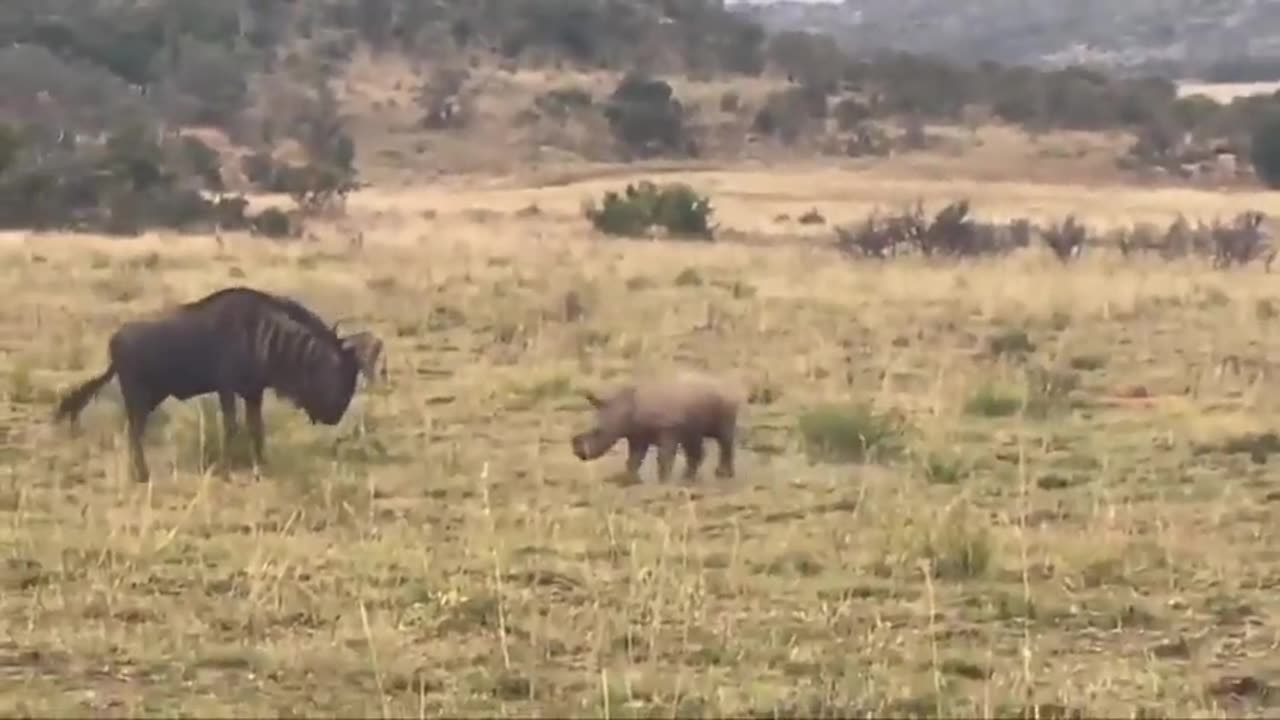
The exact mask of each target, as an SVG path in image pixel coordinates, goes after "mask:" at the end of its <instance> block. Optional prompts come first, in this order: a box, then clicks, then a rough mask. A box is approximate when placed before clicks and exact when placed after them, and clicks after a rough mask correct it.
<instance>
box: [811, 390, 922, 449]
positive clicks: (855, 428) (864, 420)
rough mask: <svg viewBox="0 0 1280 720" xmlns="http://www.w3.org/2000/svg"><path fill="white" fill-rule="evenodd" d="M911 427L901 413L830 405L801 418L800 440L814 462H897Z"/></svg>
mask: <svg viewBox="0 0 1280 720" xmlns="http://www.w3.org/2000/svg"><path fill="white" fill-rule="evenodd" d="M909 429H910V427H909V425H908V423H907V421H906V419H905V418H903V417H902V416H900V415H899V414H897V413H892V412H890V413H880V412H877V411H876V410H875V409H874V408H872V407H870V406H869V405H865V404H856V405H827V406H823V407H819V408H816V409H814V410H810V411H809V412H807V413H805V414H804V415H802V416H800V422H799V430H800V437H801V439H802V440H803V442H804V450H805V455H806V456H807V457H808V458H809V461H810V462H828V463H849V462H854V463H856V462H867V461H872V460H893V459H896V458H898V457H900V456H901V455H902V454H903V453H904V452H905V451H906V434H907V433H908V432H909Z"/></svg>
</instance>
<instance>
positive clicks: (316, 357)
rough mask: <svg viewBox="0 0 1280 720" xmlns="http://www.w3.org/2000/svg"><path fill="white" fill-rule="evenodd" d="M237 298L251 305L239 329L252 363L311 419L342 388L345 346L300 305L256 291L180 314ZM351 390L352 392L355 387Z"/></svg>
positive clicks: (227, 291) (198, 303) (231, 291)
mask: <svg viewBox="0 0 1280 720" xmlns="http://www.w3.org/2000/svg"><path fill="white" fill-rule="evenodd" d="M236 295H239V296H243V297H245V298H246V299H250V300H252V303H251V305H250V307H251V308H252V311H251V312H249V313H248V314H247V315H241V316H239V317H238V318H237V319H236V324H237V325H239V326H240V333H243V334H242V335H240V337H241V338H242V341H243V342H245V343H246V344H245V346H244V347H245V348H246V349H247V350H248V352H249V354H250V355H251V356H252V358H253V361H254V363H255V364H256V365H257V367H258V368H259V370H260V371H261V372H262V373H263V374H264V375H265V376H266V378H268V380H269V382H270V385H271V387H272V389H274V390H275V391H276V393H277V394H278V395H280V396H281V397H283V398H285V399H286V400H289V401H290V402H292V403H293V404H294V405H296V406H298V407H300V408H302V409H304V410H307V411H308V412H309V413H313V412H317V411H318V410H319V407H318V404H319V402H320V401H321V398H327V397H330V396H331V395H332V393H334V392H339V391H340V388H341V385H342V384H343V382H342V379H341V373H342V372H343V370H344V368H343V350H342V341H341V340H340V339H339V338H338V336H337V334H336V333H334V331H333V329H332V328H330V327H329V326H328V325H327V324H325V322H324V321H323V320H321V319H320V317H319V316H317V315H316V314H315V313H313V312H311V311H310V310H308V309H307V308H305V307H303V306H302V305H301V304H300V303H298V302H296V301H294V300H291V299H289V298H287V297H283V296H280V295H275V294H272V293H266V292H262V291H260V290H255V289H253V288H247V287H230V288H224V289H222V290H218V291H217V292H214V293H211V294H209V295H206V296H205V297H203V298H200V299H199V300H195V301H192V302H190V303H186V304H185V305H183V306H182V310H184V311H194V310H199V309H201V308H203V307H206V306H208V305H210V304H212V303H215V302H218V301H219V300H224V299H231V298H232V297H233V296H236ZM352 370H353V371H354V368H353V369H352ZM353 379H354V377H353ZM350 389H351V390H352V391H354V383H353V384H352V385H351V386H350Z"/></svg>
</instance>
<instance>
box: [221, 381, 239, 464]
mask: <svg viewBox="0 0 1280 720" xmlns="http://www.w3.org/2000/svg"><path fill="white" fill-rule="evenodd" d="M218 404H219V405H220V406H221V407H222V468H221V474H222V477H223V479H229V478H230V477H231V448H232V443H234V442H235V438H236V435H237V434H238V432H237V430H238V429H239V428H238V427H237V425H238V424H239V423H238V422H237V421H236V396H235V393H232V392H227V391H225V390H220V391H218Z"/></svg>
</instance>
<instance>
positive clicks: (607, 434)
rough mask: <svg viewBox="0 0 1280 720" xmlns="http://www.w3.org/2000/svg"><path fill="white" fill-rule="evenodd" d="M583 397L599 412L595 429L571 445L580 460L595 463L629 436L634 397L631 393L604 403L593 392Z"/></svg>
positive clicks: (621, 394) (587, 391)
mask: <svg viewBox="0 0 1280 720" xmlns="http://www.w3.org/2000/svg"><path fill="white" fill-rule="evenodd" d="M582 394H583V395H584V396H586V398H587V401H588V402H590V403H591V405H592V406H593V407H595V409H596V422H595V426H594V427H592V428H591V429H590V430H586V431H584V432H580V433H578V434H577V435H574V436H573V438H572V439H571V440H570V441H569V442H570V445H572V446H573V454H574V455H575V456H577V458H578V459H579V460H595V459H596V458H598V457H600V456H601V455H604V454H605V453H607V452H609V449H610V448H612V447H613V446H614V444H615V443H617V442H618V440H620V439H621V438H622V436H623V435H624V434H625V432H626V427H627V423H628V421H629V420H630V417H631V409H632V408H631V406H632V403H631V398H632V395H631V393H630V392H629V389H628V390H623V391H622V392H620V393H618V394H617V395H615V396H613V397H611V398H609V399H607V400H602V399H601V398H599V397H597V396H596V395H595V393H593V392H591V391H590V390H584V391H583V393H582Z"/></svg>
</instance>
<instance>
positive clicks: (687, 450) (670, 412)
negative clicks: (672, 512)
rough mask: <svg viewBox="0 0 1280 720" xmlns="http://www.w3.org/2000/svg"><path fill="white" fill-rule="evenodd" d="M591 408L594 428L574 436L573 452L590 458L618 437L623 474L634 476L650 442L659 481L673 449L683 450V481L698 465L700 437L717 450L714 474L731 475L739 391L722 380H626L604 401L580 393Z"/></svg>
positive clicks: (663, 477) (697, 376) (684, 377)
mask: <svg viewBox="0 0 1280 720" xmlns="http://www.w3.org/2000/svg"><path fill="white" fill-rule="evenodd" d="M583 394H584V395H585V396H586V397H587V400H588V401H590V402H591V404H592V405H593V406H595V408H596V417H595V426H594V427H592V428H591V429H590V430H587V431H585V432H581V433H579V434H577V435H574V436H573V439H572V440H571V445H572V447H573V454H574V455H576V456H577V458H578V459H579V460H584V461H585V460H594V459H596V458H598V457H600V456H602V455H604V454H605V453H606V452H608V451H609V449H610V448H612V447H613V446H614V445H615V444H616V443H617V442H618V441H619V440H621V439H623V438H626V440H627V445H628V455H627V472H628V473H629V474H630V475H631V476H632V477H633V478H638V476H639V471H640V465H641V464H643V463H644V458H645V455H646V454H647V453H648V452H649V446H650V445H655V444H656V445H657V446H658V479H659V480H660V481H663V482H665V481H666V480H668V479H669V478H670V476H671V467H672V464H673V463H674V461H675V455H676V449H677V447H679V448H682V449H683V450H684V457H685V474H684V478H685V480H691V479H693V478H694V476H695V475H696V474H697V472H698V466H699V465H701V464H702V458H703V439H704V438H708V437H709V438H714V439H715V440H716V444H717V445H718V446H719V449H720V459H719V463H718V465H717V467H716V476H717V477H733V473H734V470H733V438H734V433H735V431H736V429H737V422H738V409H739V408H740V407H741V404H742V401H741V394H740V393H739V392H738V390H737V388H735V387H732V386H731V385H729V384H728V383H727V382H724V381H721V380H719V379H717V378H714V377H711V376H708V375H703V374H700V373H690V372H686V373H682V374H679V375H675V376H673V377H665V378H649V379H645V380H641V381H639V382H633V383H629V384H627V385H625V386H623V387H622V388H620V389H619V390H617V391H616V392H615V393H614V394H613V395H612V396H610V397H608V398H607V399H601V398H599V397H597V396H596V395H595V394H594V393H592V392H590V391H584V393H583Z"/></svg>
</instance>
